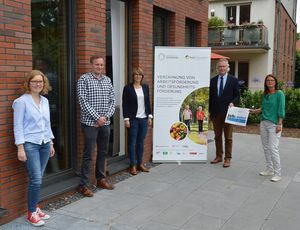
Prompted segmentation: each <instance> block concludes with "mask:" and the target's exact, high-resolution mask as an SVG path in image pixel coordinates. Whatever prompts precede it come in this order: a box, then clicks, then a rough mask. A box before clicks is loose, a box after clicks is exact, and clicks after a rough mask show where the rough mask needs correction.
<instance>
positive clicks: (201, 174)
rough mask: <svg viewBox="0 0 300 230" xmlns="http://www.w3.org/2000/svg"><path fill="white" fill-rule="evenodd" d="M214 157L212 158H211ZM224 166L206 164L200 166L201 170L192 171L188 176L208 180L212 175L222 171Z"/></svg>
mask: <svg viewBox="0 0 300 230" xmlns="http://www.w3.org/2000/svg"><path fill="white" fill-rule="evenodd" d="M213 159H214V158H213ZM223 170H224V168H223V167H222V164H217V165H214V164H207V166H206V167H204V168H202V169H201V170H199V171H197V172H194V173H193V174H191V175H190V176H189V178H194V179H201V180H205V181H208V180H210V179H212V178H213V177H214V176H216V175H217V174H219V173H220V172H222V171H223Z"/></svg>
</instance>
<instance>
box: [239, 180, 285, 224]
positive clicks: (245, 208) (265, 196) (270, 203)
mask: <svg viewBox="0 0 300 230" xmlns="http://www.w3.org/2000/svg"><path fill="white" fill-rule="evenodd" d="M283 191H284V189H282V188H276V189H274V187H272V186H266V185H261V186H260V187H259V188H258V189H256V191H255V192H254V193H253V194H252V195H251V197H249V199H248V200H247V201H246V202H245V203H243V204H242V206H241V207H240V208H239V209H238V210H237V214H241V215H246V216H250V217H254V218H267V217H268V216H269V215H270V213H271V212H272V210H273V209H274V207H275V205H276V203H277V202H278V200H279V198H280V197H281V195H282V193H283ZM258 205H259V208H258Z"/></svg>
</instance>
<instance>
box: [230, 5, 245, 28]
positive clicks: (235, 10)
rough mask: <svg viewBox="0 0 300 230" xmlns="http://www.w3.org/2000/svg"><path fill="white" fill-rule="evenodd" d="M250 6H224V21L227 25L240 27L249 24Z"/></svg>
mask: <svg viewBox="0 0 300 230" xmlns="http://www.w3.org/2000/svg"><path fill="white" fill-rule="evenodd" d="M250 8H251V5H235V6H226V20H227V22H228V23H233V24H235V25H241V24H242V23H244V22H250Z"/></svg>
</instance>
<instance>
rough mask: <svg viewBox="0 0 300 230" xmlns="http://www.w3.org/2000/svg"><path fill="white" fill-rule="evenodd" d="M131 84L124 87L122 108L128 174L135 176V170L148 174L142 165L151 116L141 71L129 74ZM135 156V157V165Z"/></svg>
mask: <svg viewBox="0 0 300 230" xmlns="http://www.w3.org/2000/svg"><path fill="white" fill-rule="evenodd" d="M131 82H132V83H130V84H128V85H126V86H125V87H124V90H123V103H122V106H123V117H124V121H125V126H126V128H127V130H128V154H129V158H130V163H131V169H130V173H131V174H132V175H136V174H137V171H136V170H137V169H139V170H141V171H143V172H149V170H148V169H147V168H146V167H145V166H144V165H143V153H144V142H145V138H146V135H147V131H148V126H151V125H152V114H151V106H150V97H149V86H148V85H146V84H144V72H143V70H141V69H140V68H135V69H134V70H133V71H132V74H131ZM135 147H136V149H135ZM135 156H137V164H136V157H135Z"/></svg>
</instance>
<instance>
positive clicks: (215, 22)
mask: <svg viewBox="0 0 300 230" xmlns="http://www.w3.org/2000/svg"><path fill="white" fill-rule="evenodd" d="M216 26H225V21H224V19H222V18H219V17H211V18H209V19H208V27H216Z"/></svg>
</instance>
